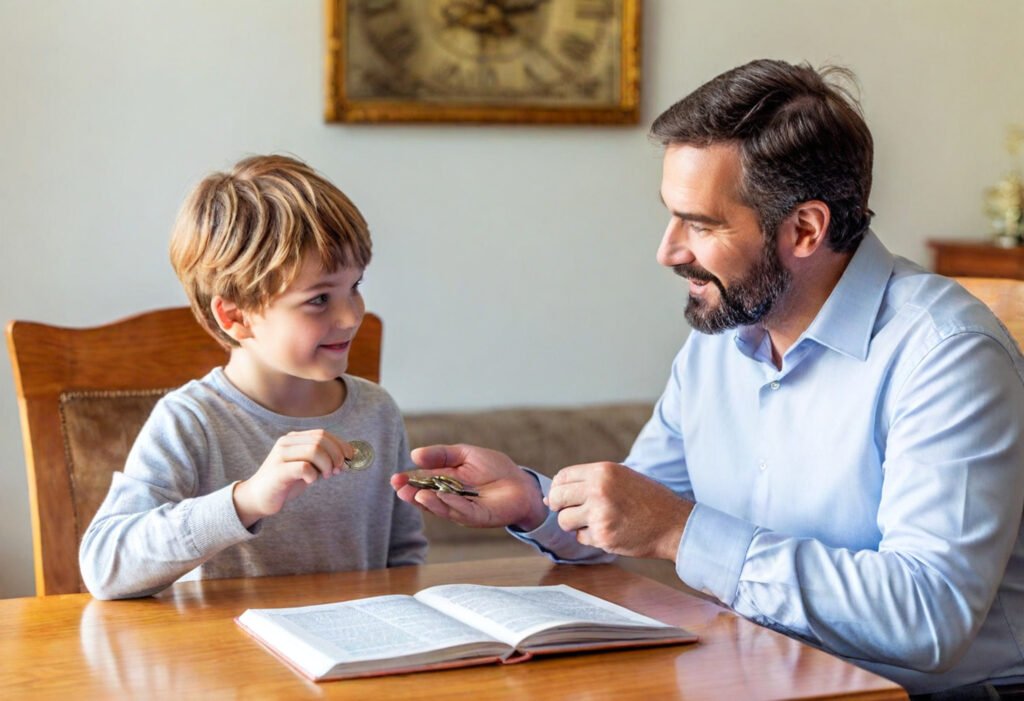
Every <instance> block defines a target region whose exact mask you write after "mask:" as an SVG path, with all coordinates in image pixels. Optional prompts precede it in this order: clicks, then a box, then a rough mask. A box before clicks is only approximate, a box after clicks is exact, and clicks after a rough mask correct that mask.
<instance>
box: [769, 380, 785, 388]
mask: <svg viewBox="0 0 1024 701" xmlns="http://www.w3.org/2000/svg"><path fill="white" fill-rule="evenodd" d="M768 386H769V387H771V388H772V389H778V388H779V387H781V386H782V385H781V384H780V383H779V382H778V381H775V382H773V383H771V384H770V385H768Z"/></svg>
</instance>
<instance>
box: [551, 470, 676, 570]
mask: <svg viewBox="0 0 1024 701" xmlns="http://www.w3.org/2000/svg"><path fill="white" fill-rule="evenodd" d="M547 504H548V507H549V508H550V509H551V510H552V511H557V512H558V525H560V526H561V527H562V529H563V530H566V531H576V540H578V541H579V542H580V543H582V544H583V545H593V546H595V547H598V548H601V549H602V550H605V551H607V552H610V553H615V554H616V555H628V556H631V557H655V558H661V559H663V560H673V561H674V560H675V559H676V551H677V550H678V549H679V540H680V539H681V538H682V536H683V527H684V526H685V525H686V519H687V518H689V516H690V512H691V511H692V510H693V504H692V503H690V502H689V501H686V500H685V499H681V498H679V497H678V496H676V495H675V494H674V493H672V491H671V490H670V489H668V488H667V487H665V486H664V485H661V484H658V483H657V482H655V481H654V480H652V479H649V478H647V477H645V476H643V475H641V474H640V473H638V472H634V471H633V470H631V469H629V468H628V467H626V466H624V465H618V464H616V463H611V462H597V463H590V464H588V465H573V466H571V467H566V468H564V469H562V470H561V471H559V473H558V474H557V475H555V478H554V480H553V481H552V483H551V491H550V492H549V493H548V498H547Z"/></svg>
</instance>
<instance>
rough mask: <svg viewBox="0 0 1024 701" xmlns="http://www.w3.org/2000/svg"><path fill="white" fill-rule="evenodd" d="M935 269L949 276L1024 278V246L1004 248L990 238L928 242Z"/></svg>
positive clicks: (933, 240)
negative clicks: (989, 239) (990, 241)
mask: <svg viewBox="0 0 1024 701" xmlns="http://www.w3.org/2000/svg"><path fill="white" fill-rule="evenodd" d="M928 247H929V248H931V249H932V268H933V269H934V270H935V272H937V273H939V274H940V275H948V276H949V277H1004V278H1014V279H1017V280H1024V246H1015V247H1013V248H1001V247H999V246H996V245H995V244H993V243H989V242H988V241H978V240H973V241H972V240H961V241H957V240H939V239H932V240H931V241H928Z"/></svg>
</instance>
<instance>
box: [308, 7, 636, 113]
mask: <svg viewBox="0 0 1024 701" xmlns="http://www.w3.org/2000/svg"><path fill="white" fill-rule="evenodd" d="M326 10H327V106H326V113H325V116H326V119H327V120H328V121H342V122H442V121H444V122H520V123H521V122H535V123H550V122H569V123H597V124H601V123H604V124H611V123H622V124H635V123H636V122H637V120H638V118H639V101H640V46H639V44H640V0H326Z"/></svg>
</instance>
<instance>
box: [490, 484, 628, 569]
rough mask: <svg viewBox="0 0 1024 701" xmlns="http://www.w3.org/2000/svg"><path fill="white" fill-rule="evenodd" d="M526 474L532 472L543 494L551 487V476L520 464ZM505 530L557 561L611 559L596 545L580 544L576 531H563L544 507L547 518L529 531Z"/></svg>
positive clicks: (511, 528) (573, 561)
mask: <svg viewBox="0 0 1024 701" xmlns="http://www.w3.org/2000/svg"><path fill="white" fill-rule="evenodd" d="M522 469H523V470H525V471H526V472H527V473H528V474H530V475H533V477H534V478H535V479H536V480H537V484H538V485H540V491H541V494H542V495H543V496H544V497H546V496H547V495H548V492H549V491H551V478H550V477H547V476H545V475H542V474H540V473H538V472H534V471H533V470H531V469H530V468H528V467H523V468H522ZM505 530H507V531H508V532H509V533H511V534H512V536H513V537H514V538H516V539H517V540H521V541H523V542H524V543H529V544H530V545H532V546H533V547H535V548H537V549H538V550H540V551H541V552H543V553H545V554H546V555H547V556H548V557H550V558H551V559H552V560H554V561H555V562H558V563H581V562H586V563H590V564H597V563H603V562H611V561H612V560H614V559H615V556H614V555H611V554H609V553H606V552H605V551H604V550H601V549H600V548H593V547H591V546H589V545H580V543H579V541H577V540H576V533H575V531H573V532H567V531H563V530H562V527H561V526H559V525H558V514H557V513H556V512H554V511H551V510H550V509H548V515H547V518H545V519H544V521H543V522H542V523H541V524H540V525H539V526H537V527H536V528H534V529H533V530H532V531H523V530H520V529H518V528H513V527H511V526H510V527H508V528H506V529H505Z"/></svg>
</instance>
